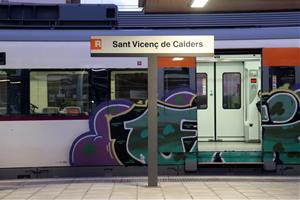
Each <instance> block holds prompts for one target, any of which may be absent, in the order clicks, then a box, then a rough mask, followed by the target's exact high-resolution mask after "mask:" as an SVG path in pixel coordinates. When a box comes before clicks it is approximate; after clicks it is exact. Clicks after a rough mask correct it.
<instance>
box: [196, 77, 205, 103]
mask: <svg viewBox="0 0 300 200" xmlns="http://www.w3.org/2000/svg"><path fill="white" fill-rule="evenodd" d="M197 108H198V109H207V74H206V73H198V74H197Z"/></svg>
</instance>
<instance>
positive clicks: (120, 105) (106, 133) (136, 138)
mask: <svg viewBox="0 0 300 200" xmlns="http://www.w3.org/2000/svg"><path fill="white" fill-rule="evenodd" d="M194 99H195V95H194V94H193V93H192V92H191V91H189V90H174V91H173V92H171V93H170V94H168V95H167V96H166V97H165V98H163V99H162V100H161V101H158V107H157V109H158V146H159V149H158V162H159V164H183V162H184V157H185V155H186V154H189V153H192V154H193V153H194V154H195V159H197V156H196V152H197V127H196V124H197V122H196V109H197V108H196V106H195V105H194ZM147 114H148V109H147V103H146V104H144V105H143V104H133V103H132V102H130V101H127V100H112V101H107V102H103V103H102V104H101V105H99V106H98V107H97V108H96V109H95V111H94V113H92V115H91V117H90V119H89V129H90V130H89V131H88V132H86V133H84V134H82V135H80V136H79V137H78V138H76V139H75V141H74V142H73V144H72V146H71V150H70V164H71V165H73V166H84V165H144V164H147V159H148V153H147V142H148V129H147Z"/></svg>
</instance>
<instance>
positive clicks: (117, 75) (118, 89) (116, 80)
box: [111, 71, 148, 103]
mask: <svg viewBox="0 0 300 200" xmlns="http://www.w3.org/2000/svg"><path fill="white" fill-rule="evenodd" d="M147 86H148V85H147V72H146V71H113V72H112V73H111V99H129V100H131V101H133V102H136V103H137V102H141V101H144V100H146V99H147V96H148V93H147V91H148V88H147Z"/></svg>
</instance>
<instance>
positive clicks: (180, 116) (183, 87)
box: [158, 56, 198, 171]
mask: <svg viewBox="0 0 300 200" xmlns="http://www.w3.org/2000/svg"><path fill="white" fill-rule="evenodd" d="M195 72H196V57H178V56H176V57H171V56H168V57H158V80H159V83H158V93H159V99H160V101H159V102H158V113H159V116H158V119H159V120H158V129H159V130H158V132H159V137H158V144H159V145H158V149H159V161H162V162H160V163H161V164H164V162H167V163H166V164H177V165H180V164H184V166H185V170H186V171H196V170H197V152H198V149H197V109H196V107H195V100H196V94H195V89H196V88H195Z"/></svg>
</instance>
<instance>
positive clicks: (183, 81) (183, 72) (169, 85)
mask: <svg viewBox="0 0 300 200" xmlns="http://www.w3.org/2000/svg"><path fill="white" fill-rule="evenodd" d="M178 88H190V76H189V68H186V67H178V68H165V69H164V92H165V94H167V93H169V92H170V91H172V90H175V89H178Z"/></svg>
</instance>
